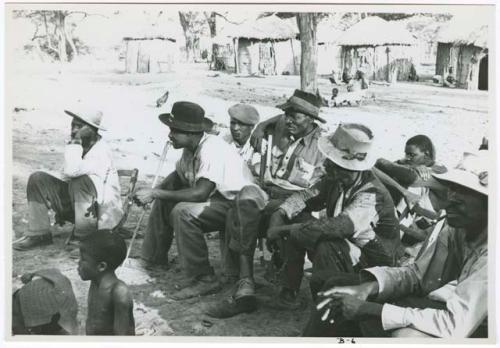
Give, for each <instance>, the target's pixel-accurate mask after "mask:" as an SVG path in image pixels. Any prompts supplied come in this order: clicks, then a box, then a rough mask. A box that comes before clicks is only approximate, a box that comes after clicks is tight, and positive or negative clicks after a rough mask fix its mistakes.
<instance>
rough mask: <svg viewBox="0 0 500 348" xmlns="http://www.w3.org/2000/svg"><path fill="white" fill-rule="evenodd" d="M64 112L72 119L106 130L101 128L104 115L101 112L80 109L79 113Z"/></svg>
mask: <svg viewBox="0 0 500 348" xmlns="http://www.w3.org/2000/svg"><path fill="white" fill-rule="evenodd" d="M64 112H65V113H66V114H68V115H70V116H71V117H74V118H77V119H79V120H81V121H83V122H85V123H87V124H89V125H91V126H92V127H96V128H99V129H102V130H104V128H102V127H101V122H102V118H103V113H102V111H100V110H94V109H88V108H87V109H82V108H78V110H77V111H70V110H64Z"/></svg>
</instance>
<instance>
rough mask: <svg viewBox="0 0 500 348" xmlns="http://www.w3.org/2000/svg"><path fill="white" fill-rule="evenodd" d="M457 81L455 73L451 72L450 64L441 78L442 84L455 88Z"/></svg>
mask: <svg viewBox="0 0 500 348" xmlns="http://www.w3.org/2000/svg"><path fill="white" fill-rule="evenodd" d="M456 83H457V79H456V77H455V74H454V73H453V67H452V66H450V67H449V68H448V74H447V75H445V77H444V79H443V86H445V87H449V88H455V87H456Z"/></svg>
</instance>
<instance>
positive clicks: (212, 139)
mask: <svg viewBox="0 0 500 348" xmlns="http://www.w3.org/2000/svg"><path fill="white" fill-rule="evenodd" d="M204 115H205V111H204V110H203V108H201V107H200V106H199V105H198V104H195V103H191V102H185V101H181V102H176V103H174V105H173V107H172V111H171V113H169V114H161V115H160V116H159V119H160V121H161V122H163V123H164V124H166V125H167V126H168V127H169V128H170V134H169V139H170V141H171V142H172V145H173V147H174V148H177V149H183V152H182V156H181V158H180V159H179V161H178V162H177V164H176V169H175V171H174V172H172V173H171V174H170V175H168V176H167V178H166V179H165V180H164V181H163V182H162V183H161V184H160V185H159V186H158V187H156V188H154V189H146V188H142V189H139V190H138V191H137V193H136V195H137V198H138V199H139V200H140V201H141V202H143V203H149V202H151V201H153V200H154V203H153V206H152V210H151V215H150V218H149V222H148V226H147V228H146V234H145V237H144V242H143V245H142V258H143V259H144V260H145V261H146V262H148V263H151V264H164V265H165V264H168V251H169V249H170V246H171V244H172V241H173V237H174V235H175V238H176V243H177V250H178V252H179V258H180V261H181V266H182V268H183V269H184V272H185V273H186V275H187V276H188V278H189V282H187V283H186V284H184V286H183V285H179V288H181V289H180V291H179V292H178V293H176V294H174V296H173V297H174V298H176V299H185V298H190V297H195V296H199V295H204V294H207V293H210V292H213V291H216V290H218V289H219V288H220V284H219V282H218V280H217V279H216V277H215V274H214V269H213V268H212V266H211V265H210V262H209V260H208V247H207V244H206V241H205V238H204V235H203V234H204V233H207V232H214V231H221V232H224V231H225V230H226V226H231V223H227V221H228V217H229V216H236V217H239V219H237V221H234V225H235V226H236V227H237V229H238V231H239V234H240V235H241V236H242V238H243V239H244V236H246V235H247V234H248V233H247V232H246V231H247V229H252V228H256V227H255V226H254V225H255V224H256V223H258V220H256V219H258V216H255V214H254V213H252V211H257V213H258V210H259V209H262V208H263V206H264V205H265V201H266V197H265V193H263V192H262V191H260V190H253V189H252V186H253V187H255V188H258V187H257V186H256V184H255V183H254V178H253V176H252V173H251V172H250V169H249V168H248V166H247V164H246V162H245V161H244V160H243V159H242V158H241V157H240V155H239V154H238V153H237V151H236V149H235V148H234V147H233V146H231V145H230V144H228V143H226V142H225V141H224V140H222V139H221V138H220V137H218V136H215V135H212V134H206V133H204V129H205V128H204ZM255 194H257V195H258V194H261V195H262V196H261V197H260V196H258V197H255ZM259 205H260V206H261V207H260V208H259ZM248 206H250V207H251V208H252V209H253V210H252V211H247V210H246V208H247V207H248ZM235 209H236V210H237V212H236V213H233V210H235ZM223 237H224V233H223ZM234 242H235V241H232V243H234ZM248 244H251V243H248V242H247V243H239V242H236V243H234V245H233V247H232V249H233V250H234V249H237V250H238V252H239V253H241V254H246V253H250V252H251V249H252V245H248ZM241 245H244V246H245V247H241ZM239 247H241V249H238V248H239ZM250 276H251V275H248V277H250Z"/></svg>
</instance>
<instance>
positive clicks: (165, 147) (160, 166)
mask: <svg viewBox="0 0 500 348" xmlns="http://www.w3.org/2000/svg"><path fill="white" fill-rule="evenodd" d="M169 146H170V141H167V142H166V143H165V146H164V147H163V152H162V153H161V157H160V162H159V163H158V168H157V169H156V175H155V177H154V179H153V183H152V184H151V188H152V189H154V188H155V186H156V184H157V182H158V178H159V177H160V172H161V169H162V168H163V164H164V163H165V159H166V158H167V151H168V148H169ZM146 212H147V205H146V206H144V209H143V211H142V213H141V216H140V217H139V221H137V225H136V226H135V229H134V233H133V235H132V239H131V240H130V244H129V246H128V249H127V255H126V256H125V260H123V264H125V262H126V261H127V260H128V258H129V256H130V251H131V250H132V245H133V244H134V241H135V238H136V237H137V232H138V231H139V228H140V227H141V223H142V220H143V219H144V217H145V216H146Z"/></svg>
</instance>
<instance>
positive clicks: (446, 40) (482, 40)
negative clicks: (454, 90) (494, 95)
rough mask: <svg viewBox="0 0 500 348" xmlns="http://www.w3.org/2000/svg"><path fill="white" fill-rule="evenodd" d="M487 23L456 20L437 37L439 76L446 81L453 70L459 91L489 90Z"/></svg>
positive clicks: (437, 72) (462, 19)
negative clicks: (461, 89)
mask: <svg viewBox="0 0 500 348" xmlns="http://www.w3.org/2000/svg"><path fill="white" fill-rule="evenodd" d="M485 23H487V21H479V20H474V22H472V21H471V20H470V19H467V18H457V17H456V18H453V19H452V20H451V21H450V22H449V23H448V24H447V25H446V26H443V27H442V28H441V30H440V32H439V34H438V40H437V41H438V50H437V57H436V74H437V75H442V76H443V77H446V75H448V74H449V72H450V68H451V69H452V74H453V75H455V78H456V85H457V87H458V88H465V89H469V90H477V89H481V90H487V89H488V24H485Z"/></svg>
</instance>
